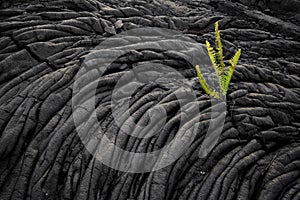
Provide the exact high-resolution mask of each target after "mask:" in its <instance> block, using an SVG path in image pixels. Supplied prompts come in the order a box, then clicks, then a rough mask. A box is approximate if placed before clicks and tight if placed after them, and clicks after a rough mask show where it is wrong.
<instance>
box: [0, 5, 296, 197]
mask: <svg viewBox="0 0 300 200" xmlns="http://www.w3.org/2000/svg"><path fill="white" fill-rule="evenodd" d="M0 7H1V9H0V199H1V200H8V199H11V200H15V199H27V200H29V199H80V200H85V199H101V200H104V199H120V200H121V199H122V200H130V199H149V200H150V199H151V200H155V199H157V200H158V199H181V200H186V199H188V200H189V199H191V200H192V199H203V200H206V199H212V200H215V199H221V200H222V199H241V200H244V199H260V200H274V199H284V200H299V199H300V58H299V55H300V54H299V52H300V40H299V39H300V13H299V10H300V3H299V1H298V0H282V1H277V0H250V1H246V0H237V1H233V0H211V1H210V0H192V1H188V0H183V1H177V0H134V1H133V0H59V1H55V0H54V1H50V0H49V1H48V0H43V1H41V0H37V1H33V0H11V1H1V2H0ZM216 21H219V24H220V30H221V35H222V41H223V46H224V47H223V48H224V53H225V57H226V58H230V57H231V56H232V54H233V53H234V52H235V51H236V50H237V49H238V48H242V55H241V58H240V61H239V64H238V66H237V68H236V70H235V72H234V74H233V77H232V81H231V83H230V86H229V90H228V93H227V107H226V108H227V110H226V118H225V124H224V127H223V130H222V134H221V137H220V138H219V140H218V142H217V144H216V146H215V147H214V148H213V150H212V151H211V152H210V153H209V155H208V156H207V157H206V158H204V159H200V158H199V157H198V154H199V148H200V146H201V143H202V142H203V139H204V136H205V135H204V134H203V133H205V131H206V130H207V129H208V126H209V119H210V112H211V109H210V108H211V100H210V98H209V97H208V96H207V95H206V94H205V92H204V91H203V89H202V88H201V86H200V84H199V82H198V80H197V76H196V72H195V69H194V66H191V65H190V64H189V63H188V62H187V61H186V60H184V59H181V58H180V55H179V54H176V52H174V53H168V52H164V51H158V50H155V49H141V50H136V51H131V52H130V53H128V54H126V55H124V56H122V57H120V58H118V59H117V60H116V61H115V62H114V63H113V64H112V65H111V67H110V68H109V69H108V70H107V71H106V72H105V73H104V74H103V76H101V77H99V84H98V87H97V93H96V106H97V108H96V110H97V118H98V121H99V124H100V125H101V126H102V127H103V130H104V133H103V134H107V135H109V136H110V137H111V138H113V139H115V140H118V141H119V142H118V144H119V146H120V147H121V148H123V149H125V150H128V151H133V152H135V151H136V152H149V151H154V150H157V149H159V148H161V147H163V146H164V145H165V144H167V143H168V142H169V141H170V140H171V139H172V138H174V136H175V135H176V133H178V126H177V125H178V121H179V119H180V118H179V117H180V116H181V115H184V113H181V112H180V108H179V100H178V99H176V96H174V93H175V92H176V91H174V90H172V89H170V88H162V87H159V85H157V84H155V83H149V84H147V85H145V86H143V87H141V88H139V90H138V91H137V92H136V93H135V94H134V95H133V96H132V99H131V103H130V108H129V109H130V112H131V113H132V116H133V118H134V119H135V120H136V121H137V122H138V123H141V124H145V123H147V117H145V116H144V114H145V112H146V111H147V110H148V109H150V108H151V107H153V106H155V105H157V104H158V103H161V104H163V106H164V107H165V108H166V110H168V112H169V113H168V114H169V116H168V119H167V122H166V124H165V126H164V129H163V131H161V133H160V134H157V135H155V136H153V138H151V139H149V138H147V139H146V138H145V139H144V138H135V137H129V136H128V135H126V134H125V133H124V132H122V131H120V129H118V128H117V127H116V126H115V124H114V123H113V116H112V112H111V107H110V104H109V102H110V98H111V95H112V90H113V88H114V85H115V84H116V82H117V81H118V80H119V78H120V77H121V76H122V75H123V74H125V73H127V72H128V70H129V69H132V66H134V65H136V64H139V63H151V62H155V63H160V64H163V65H165V66H170V67H172V68H174V69H176V70H177V71H179V72H180V73H181V74H183V75H184V77H185V80H188V82H189V83H190V84H191V85H192V87H193V88H194V89H195V92H196V98H197V102H198V104H197V106H199V110H200V112H199V113H198V114H197V117H198V121H197V124H198V125H199V134H197V136H196V138H195V140H194V141H193V143H192V145H191V146H190V147H189V148H188V150H187V151H185V152H184V154H183V155H182V156H181V157H180V158H179V159H177V160H176V162H174V163H173V164H172V165H170V166H168V167H165V168H163V169H160V170H158V171H153V172H149V173H136V174H135V173H125V172H121V171H117V170H114V169H111V168H109V167H107V166H105V165H104V164H102V163H101V162H99V161H97V159H95V157H93V156H92V155H91V153H90V152H88V151H87V149H86V148H85V147H84V145H83V144H82V141H81V140H80V138H79V136H78V134H77V131H76V127H75V124H74V121H73V117H72V114H73V110H72V100H71V99H72V93H73V91H72V86H73V83H74V78H75V76H76V75H77V73H78V71H79V70H80V69H81V67H82V65H83V60H84V58H85V56H86V55H88V54H89V53H90V52H91V51H93V49H94V48H95V47H96V46H97V45H99V44H100V43H101V42H102V41H104V40H105V39H106V38H109V37H110V36H113V35H115V34H118V33H121V32H123V31H126V30H131V29H134V28H141V27H159V28H167V29H173V30H177V31H181V32H182V33H184V34H185V35H186V36H189V37H191V38H192V39H194V40H195V41H197V42H198V43H199V45H200V44H205V40H206V39H208V40H209V41H213V40H214V23H215V22H216ZM136 37H137V38H135V39H136V40H139V38H138V36H136ZM136 45H139V44H136ZM82 76H84V74H83V75H82ZM173 84H182V83H181V82H180V80H178V82H177V83H173ZM85 98H86V99H88V98H90V95H89V94H86V96H85ZM193 123H194V122H193V121H189V120H187V121H186V122H185V124H186V125H187V126H192V125H193ZM129 125H130V124H129ZM93 128H94V127H90V129H89V131H90V132H92V131H93V130H94V129H93ZM129 129H130V126H129ZM131 131H134V130H131Z"/></svg>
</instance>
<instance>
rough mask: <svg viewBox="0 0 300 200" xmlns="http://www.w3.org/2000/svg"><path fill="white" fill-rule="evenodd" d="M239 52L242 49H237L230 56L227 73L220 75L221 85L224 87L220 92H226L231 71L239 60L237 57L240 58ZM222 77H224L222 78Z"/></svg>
mask: <svg viewBox="0 0 300 200" xmlns="http://www.w3.org/2000/svg"><path fill="white" fill-rule="evenodd" d="M241 52H242V50H241V49H239V50H238V51H237V52H236V53H235V55H234V56H233V57H232V58H231V60H230V64H231V66H229V67H228V71H227V73H225V74H224V75H223V76H222V83H223V87H224V91H222V93H223V92H225V94H226V92H227V90H228V86H229V83H230V80H231V77H232V75H233V72H234V69H235V67H236V65H237V63H238V61H239V58H240V56H241ZM223 77H224V78H223Z"/></svg>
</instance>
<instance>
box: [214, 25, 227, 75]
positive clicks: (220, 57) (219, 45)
mask: <svg viewBox="0 0 300 200" xmlns="http://www.w3.org/2000/svg"><path fill="white" fill-rule="evenodd" d="M215 26H216V27H215V32H216V45H217V50H218V60H219V62H220V65H221V69H222V72H224V68H225V64H224V61H223V59H224V57H223V47H222V42H221V36H220V31H219V23H218V22H216V25H215Z"/></svg>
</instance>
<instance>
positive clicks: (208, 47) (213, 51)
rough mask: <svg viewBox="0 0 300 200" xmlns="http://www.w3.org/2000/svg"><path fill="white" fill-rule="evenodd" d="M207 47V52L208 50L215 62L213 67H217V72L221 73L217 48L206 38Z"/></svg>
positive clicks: (212, 60)
mask: <svg viewBox="0 0 300 200" xmlns="http://www.w3.org/2000/svg"><path fill="white" fill-rule="evenodd" d="M206 48H207V52H208V55H209V58H210V60H211V62H212V64H213V67H214V69H215V72H216V74H217V75H218V74H220V66H219V64H218V62H217V59H216V52H215V50H214V49H213V48H212V47H211V46H210V43H209V42H208V41H207V40H206Z"/></svg>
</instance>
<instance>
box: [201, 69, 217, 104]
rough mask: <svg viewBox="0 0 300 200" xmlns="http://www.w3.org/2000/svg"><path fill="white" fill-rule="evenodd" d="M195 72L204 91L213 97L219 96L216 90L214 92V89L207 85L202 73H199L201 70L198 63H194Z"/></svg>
mask: <svg viewBox="0 0 300 200" xmlns="http://www.w3.org/2000/svg"><path fill="white" fill-rule="evenodd" d="M196 72H197V76H198V80H199V82H200V84H201V86H202V88H203V89H204V91H205V92H206V93H207V94H208V95H210V96H212V97H214V98H220V96H219V94H218V92H216V91H215V90H212V89H211V88H210V87H209V85H208V84H207V83H206V81H205V79H204V78H203V76H202V73H201V70H200V67H199V65H196Z"/></svg>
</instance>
